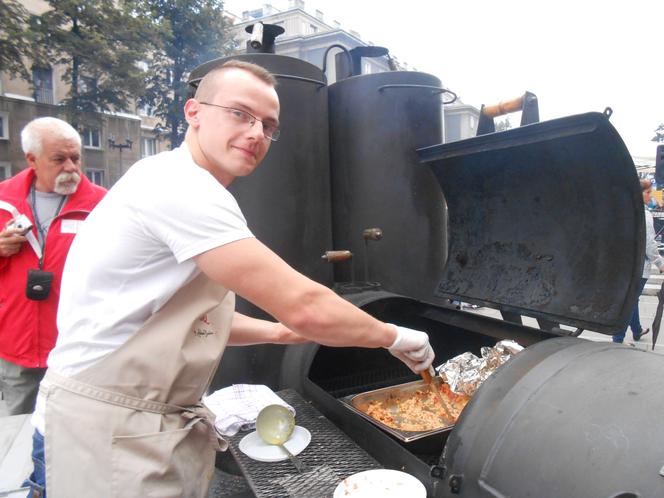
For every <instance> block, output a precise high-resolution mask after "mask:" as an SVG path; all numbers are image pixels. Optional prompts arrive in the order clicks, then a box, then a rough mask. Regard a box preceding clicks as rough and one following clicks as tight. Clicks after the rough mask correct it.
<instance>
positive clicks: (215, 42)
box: [132, 0, 235, 147]
mask: <svg viewBox="0 0 664 498" xmlns="http://www.w3.org/2000/svg"><path fill="white" fill-rule="evenodd" d="M132 7H133V9H134V12H135V15H137V16H147V17H149V18H150V19H151V20H152V23H153V25H152V28H151V29H152V31H151V36H150V39H151V40H152V43H153V48H152V50H151V53H150V55H148V56H147V57H146V59H147V62H148V75H147V79H146V85H145V93H144V94H143V96H142V97H141V99H140V102H141V103H142V104H147V105H149V106H151V107H153V108H154V109H155V114H156V116H157V117H159V118H161V120H162V122H163V124H164V127H163V128H162V129H161V130H160V131H161V132H162V133H164V134H167V136H168V139H169V141H170V143H171V147H176V146H178V145H179V144H180V143H181V142H182V140H183V138H184V131H185V129H186V122H185V120H184V115H183V112H182V109H183V107H184V103H185V101H186V98H187V78H188V76H189V72H190V71H191V70H192V69H194V68H195V67H196V66H198V65H200V64H202V63H203V62H206V61H209V60H211V59H215V58H218V57H223V56H225V55H227V54H229V53H231V51H232V50H233V48H234V47H235V42H234V41H233V40H232V39H229V37H227V36H226V30H227V26H228V21H227V20H226V19H224V17H223V2H221V1H216V0H213V1H205V0H134V1H133V2H132Z"/></svg>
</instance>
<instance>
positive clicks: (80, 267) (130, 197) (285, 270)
mask: <svg viewBox="0 0 664 498" xmlns="http://www.w3.org/2000/svg"><path fill="white" fill-rule="evenodd" d="M275 83H276V81H275V80H274V77H273V76H272V75H271V74H270V73H268V72H267V71H265V70H264V69H263V68H261V67H259V66H255V65H253V64H250V63H246V62H239V61H231V62H230V63H226V64H225V65H224V66H222V67H221V68H218V69H215V70H213V71H211V72H210V73H208V74H207V75H206V76H205V78H204V79H203V80H202V81H201V83H200V85H199V87H198V90H197V92H196V95H195V97H194V98H193V99H190V100H189V101H187V103H186V104H185V108H184V112H185V117H186V120H187V123H188V124H189V128H188V130H187V133H186V137H185V142H184V144H183V145H182V146H181V147H179V148H178V149H175V150H173V151H170V152H165V153H162V154H159V155H156V156H152V157H149V158H146V159H144V160H141V161H139V162H138V163H136V164H135V165H134V166H133V167H132V168H131V169H130V170H129V171H128V172H127V173H126V174H125V175H124V176H123V177H122V178H121V179H120V181H119V182H118V183H117V184H116V185H115V186H114V187H113V188H112V189H111V190H110V191H109V193H108V195H107V196H106V198H105V199H104V200H103V201H102V202H101V203H100V204H99V206H98V207H97V209H96V210H95V211H94V212H93V213H92V214H91V215H90V217H89V218H88V220H87V221H86V224H85V225H84V227H83V228H82V230H81V231H80V232H79V235H78V237H77V238H76V240H75V242H74V245H73V246H72V248H71V251H70V258H69V261H76V265H73V264H72V265H71V267H70V266H69V265H67V266H66V267H65V271H64V276H63V283H62V298H61V302H60V309H59V313H58V327H59V330H60V336H59V339H58V343H57V345H56V347H55V349H54V350H53V352H52V353H51V356H50V357H49V372H51V371H52V375H51V379H50V380H49V375H48V374H47V380H46V381H45V383H46V384H47V386H44V384H43V385H42V388H43V390H44V392H45V393H48V395H46V394H44V395H41V394H40V397H39V399H38V402H37V410H36V412H35V415H34V416H33V421H34V424H35V427H36V429H37V431H36V434H35V441H36V445H35V450H36V452H37V453H39V450H40V448H39V447H38V446H39V444H41V442H43V439H41V436H42V435H45V437H46V440H47V444H46V448H47V449H49V448H51V450H50V451H52V453H53V454H49V451H47V453H46V460H47V462H48V461H49V460H50V461H51V462H55V463H56V464H57V463H58V459H63V460H65V459H66V460H67V461H68V462H70V465H71V466H74V465H77V464H78V460H77V454H78V453H77V452H80V455H81V457H80V460H81V461H80V464H81V467H80V468H83V467H85V468H86V469H87V470H86V471H84V472H74V473H72V474H70V476H69V477H68V478H67V479H68V480H69V481H71V480H74V481H76V482H77V486H78V488H66V489H79V488H80V489H87V490H89V493H90V494H93V495H95V496H99V493H102V494H104V495H105V493H104V492H103V488H98V486H99V482H100V481H101V482H104V479H103V478H102V477H103V476H100V475H99V473H103V472H107V470H105V466H106V458H107V457H106V456H105V455H104V449H100V450H99V451H96V453H95V454H93V456H92V459H93V461H90V456H89V453H88V456H87V457H84V456H83V455H85V454H86V453H85V451H87V450H83V447H84V446H85V445H86V444H88V441H84V440H83V441H76V440H75V434H74V435H72V436H69V437H70V439H69V440H67V445H66V447H67V454H66V455H65V454H63V453H61V452H60V453H59V452H58V450H57V447H58V445H57V444H55V443H53V444H49V443H48V441H49V437H52V436H53V434H52V433H51V431H52V432H53V433H54V434H58V430H62V432H63V433H64V432H67V431H66V430H65V428H64V425H65V423H64V422H63V421H62V419H57V417H55V415H54V416H53V418H51V419H49V418H48V417H49V413H57V410H54V409H53V407H51V408H49V403H54V401H53V400H52V398H54V396H53V393H54V392H56V391H57V389H60V391H57V393H58V395H59V394H60V393H61V392H62V391H63V390H64V391H66V390H67V389H69V388H68V387H66V386H68V385H69V384H67V379H70V380H71V379H78V380H80V379H81V376H80V375H81V374H85V373H86V372H89V371H90V370H92V369H95V368H98V367H99V365H106V362H107V361H108V359H109V358H113V357H118V354H119V353H120V354H123V353H125V352H126V350H127V349H128V348H131V347H132V346H133V344H135V343H136V338H137V335H139V334H143V333H144V332H143V331H144V330H145V327H146V326H147V325H149V323H150V321H153V320H154V319H155V317H156V316H159V315H160V313H162V312H163V311H164V310H167V309H168V306H167V305H168V303H169V302H171V300H172V299H175V298H176V297H178V298H179V296H180V292H181V291H182V290H183V289H184V288H185V287H186V286H188V285H190V284H191V283H192V282H193V281H194V280H196V279H197V278H199V276H200V275H201V273H202V274H204V276H207V277H209V279H210V280H211V281H213V282H215V283H216V284H220V285H221V286H223V288H225V289H228V290H229V291H231V292H234V293H237V294H239V295H240V296H242V297H244V298H245V299H247V300H249V301H251V302H252V303H254V304H255V305H257V306H259V307H260V308H262V309H263V310H265V311H266V312H268V313H269V314H270V315H272V316H274V317H276V318H277V319H278V320H279V323H272V322H268V321H263V320H257V319H253V318H249V317H246V316H243V315H240V314H238V313H235V314H234V315H233V316H232V325H230V332H229V336H228V344H230V345H244V344H256V343H280V344H289V343H291V344H292V343H298V342H305V341H315V342H317V343H320V344H324V345H328V346H360V347H369V348H378V347H383V348H387V349H389V350H390V352H391V353H392V354H393V355H394V356H396V357H397V358H399V359H400V360H402V361H403V362H404V363H406V364H407V365H408V366H409V367H410V368H411V369H412V370H413V371H415V372H420V371H422V370H425V369H428V368H429V366H430V365H431V363H432V361H433V356H434V355H433V351H432V349H431V346H430V345H429V339H428V336H427V334H425V333H424V332H419V331H415V330H410V329H407V328H403V327H396V326H394V325H391V324H386V323H383V322H380V321H378V320H376V319H375V318H373V317H371V316H370V315H368V314H366V313H364V312H363V311H361V310H360V309H358V308H356V307H355V306H353V305H352V304H350V303H348V302H347V301H345V300H344V299H342V298H340V297H339V296H338V295H336V294H335V293H334V292H332V291H331V290H330V289H328V288H327V287H325V286H323V285H320V284H318V283H316V282H314V281H312V280H310V279H309V278H307V277H305V276H304V275H301V274H300V273H298V272H297V271H295V270H294V269H293V268H291V267H290V266H288V264H286V263H285V262H284V261H283V260H282V259H281V258H280V257H279V256H277V255H276V254H274V253H273V252H272V251H271V250H270V249H268V248H267V247H266V246H265V245H263V244H262V243H261V242H260V241H258V240H257V239H256V238H255V237H254V236H253V235H252V233H251V232H250V231H249V229H248V228H247V225H246V222H245V219H244V217H243V215H242V213H241V211H240V209H239V207H238V205H237V203H236V202H235V199H234V198H233V197H232V195H231V194H230V193H229V192H228V191H227V190H226V187H228V185H229V184H230V183H231V182H232V181H233V180H234V179H235V178H236V177H239V176H246V175H249V174H250V173H251V172H252V171H253V170H254V169H255V168H256V167H257V166H258V164H259V163H260V162H261V161H262V159H263V158H264V157H265V155H266V153H267V151H268V149H269V147H270V144H271V142H272V141H273V140H276V139H277V138H278V136H279V99H278V97H277V93H276V91H275V88H274V85H275ZM216 284H215V285H216ZM206 316H207V315H206ZM197 318H198V317H197V316H192V317H191V319H192V321H194V320H196V319H197ZM201 319H202V320H204V321H205V320H206V318H205V317H203V318H201ZM206 323H207V322H206ZM229 323H230V322H229ZM162 341H163V342H164V343H166V344H168V341H169V337H168V333H165V334H163V336H162V337H159V342H160V346H161V347H162V348H163V344H161V342H162ZM174 347H176V346H174ZM222 350H223V348H222ZM112 353H113V356H111V354H112ZM120 357H122V356H120ZM182 361H184V362H185V363H184V364H183V365H181V366H182V369H183V370H186V369H187V368H188V366H187V363H186V361H187V360H182ZM109 364H112V363H109ZM113 365H114V367H112V368H109V369H108V371H107V372H105V373H107V374H108V377H109V378H114V377H120V376H121V375H126V373H127V370H129V371H130V372H131V374H130V376H129V378H131V379H133V383H135V385H137V386H143V385H150V386H152V385H153V384H155V382H156V384H157V385H159V383H160V382H161V381H158V382H157V381H156V380H155V379H153V378H144V377H145V374H143V373H142V371H141V370H140V369H138V368H136V367H135V366H134V365H132V364H122V365H117V364H113ZM132 368H136V371H135V372H134V371H132V370H131V369H132ZM191 368H195V367H194V366H193V365H192V367H191ZM120 370H122V372H120ZM142 375H143V377H142ZM166 375H169V374H168V373H167V374H166ZM57 379H60V380H57ZM169 380H170V379H169ZM208 380H209V379H206V378H201V379H200V383H201V385H203V384H205V383H206V382H207V381H208ZM78 384H80V382H78ZM174 385H175V387H174V389H178V386H177V382H174ZM54 386H55V389H56V391H54V390H53V389H54ZM96 387H98V386H95V385H92V386H84V389H87V390H88V391H89V392H93V391H94V390H95V389H96ZM72 389H73V388H72ZM156 389H157V390H158V388H156ZM88 391H86V392H88ZM161 394H163V396H161V395H160V396H159V397H160V398H163V399H162V401H163V400H165V401H163V402H165V403H170V400H171V398H170V397H169V393H168V392H164V393H161ZM63 395H66V396H70V397H71V396H75V395H76V394H72V392H70V391H67V393H63ZM57 397H58V396H55V398H57ZM85 402H86V403H90V402H91V401H90V400H89V399H88V400H86V401H85ZM106 402H108V401H107V400H106V401H104V400H102V399H100V400H98V401H94V403H97V405H103V404H104V403H106ZM55 403H57V399H56V401H55ZM109 409H110V408H109ZM49 410H50V411H49ZM75 411H77V413H71V415H70V417H69V418H68V419H64V420H67V424H74V425H77V427H79V428H80V430H81V432H84V431H83V428H89V427H97V429H98V430H99V431H103V430H107V427H106V426H105V425H108V424H107V422H108V420H98V419H96V418H94V417H92V416H90V415H88V416H86V413H85V412H86V410H75ZM78 412H80V413H78ZM45 415H46V418H45ZM97 418H99V417H97ZM102 418H104V417H102ZM45 421H46V423H45ZM185 423H186V421H183V424H182V425H183V427H184V424H185ZM124 430H125V431H126V428H125V429H124ZM109 441H110V437H109ZM110 451H111V449H110V443H109V448H108V452H109V453H110ZM143 458H145V459H148V458H149V457H148V456H147V455H144V456H143ZM86 459H87V461H85V460H86ZM150 463H151V462H147V461H146V464H150ZM46 467H47V468H51V469H53V468H54V467H52V466H49V465H48V464H47V466H46ZM55 468H57V465H56V467H55ZM90 468H93V469H95V472H91V471H90V470H89V469H90ZM111 471H112V469H109V470H108V472H111ZM49 472H55V471H53V470H51V471H49ZM42 479H43V478H42ZM33 480H35V481H39V480H41V479H40V476H39V475H34V476H33ZM55 480H56V479H54V476H53V475H51V474H49V475H48V476H47V484H48V486H49V488H48V489H49V493H50V492H51V491H50V489H51V485H52V482H54V481H55ZM176 480H177V478H176ZM60 483H61V480H60V481H58V485H60ZM38 484H39V483H38ZM118 485H119V486H122V487H121V488H119V489H123V490H124V494H126V496H137V495H138V494H141V493H145V492H146V491H145V489H146V488H144V487H142V485H143V483H137V482H131V481H125V482H121V483H119V484H118ZM159 485H160V484H159V483H158V484H157V486H159ZM196 485H197V484H190V483H183V486H184V488H183V489H185V495H186V496H199V495H200V496H202V493H203V492H202V491H200V494H199V492H198V491H196V490H195V489H194V488H195V487H196ZM204 488H205V486H203V487H202V488H200V489H204ZM54 489H55V488H54ZM58 489H65V488H58ZM139 489H140V490H141V491H140V492H139V491H138V490H139ZM58 493H60V494H64V492H63V491H58ZM70 493H72V492H71V491H70ZM53 498H57V496H54V497H53Z"/></svg>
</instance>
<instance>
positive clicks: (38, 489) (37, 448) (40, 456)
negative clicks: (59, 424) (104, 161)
mask: <svg viewBox="0 0 664 498" xmlns="http://www.w3.org/2000/svg"><path fill="white" fill-rule="evenodd" d="M32 463H33V465H34V468H33V470H32V474H30V477H28V479H27V480H26V481H25V482H24V483H23V486H24V487H30V493H28V496H27V497H26V498H46V464H45V460H44V436H42V435H41V434H40V433H39V431H38V430H37V429H35V432H34V433H33V434H32Z"/></svg>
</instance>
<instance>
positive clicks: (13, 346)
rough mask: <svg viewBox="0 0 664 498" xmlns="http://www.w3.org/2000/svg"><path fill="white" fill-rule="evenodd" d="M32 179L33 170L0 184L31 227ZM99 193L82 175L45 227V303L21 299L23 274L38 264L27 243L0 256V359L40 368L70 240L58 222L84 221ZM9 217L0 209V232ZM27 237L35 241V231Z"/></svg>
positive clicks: (51, 339)
mask: <svg viewBox="0 0 664 498" xmlns="http://www.w3.org/2000/svg"><path fill="white" fill-rule="evenodd" d="M34 177H35V172H34V170H33V169H32V168H28V169H26V170H24V171H22V172H21V173H19V174H17V175H15V176H13V177H12V178H10V179H8V180H5V181H4V182H1V183H0V200H3V201H5V202H8V203H9V204H11V205H13V206H14V207H15V208H16V209H18V211H19V212H20V213H22V214H25V215H26V216H27V217H28V218H30V220H31V221H32V222H33V224H34V220H35V217H34V214H33V212H32V207H31V206H30V203H29V202H28V196H29V192H30V186H31V185H32V182H33V180H34ZM104 194H106V189H104V188H102V187H98V186H97V185H95V184H93V183H91V182H90V181H89V180H88V179H87V178H86V177H85V175H82V176H81V183H80V184H79V186H78V189H77V190H76V192H75V193H74V194H72V195H70V196H69V198H68V199H67V202H66V203H65V205H64V206H63V207H62V210H61V211H60V214H59V215H58V216H56V217H55V219H54V220H53V221H52V222H51V226H50V228H49V229H48V233H47V234H46V244H45V246H44V251H43V252H44V261H43V264H42V270H44V271H50V272H53V274H54V276H53V284H52V287H51V292H50V294H49V296H48V297H47V298H46V299H45V300H43V301H33V300H31V299H28V298H27V297H26V295H25V286H26V279H27V276H28V269H31V268H33V269H37V268H39V260H38V259H37V255H36V254H35V252H34V250H33V249H32V247H31V246H30V244H28V243H27V242H26V243H25V244H23V247H22V248H21V250H20V252H18V253H17V254H15V255H14V256H11V257H9V258H5V257H2V256H0V357H2V358H4V359H5V360H7V361H10V362H12V363H15V364H18V365H22V366H24V367H46V358H47V357H48V354H49V353H50V351H51V349H53V346H55V340H56V338H57V335H58V330H57V327H56V323H55V319H56V314H57V309H58V300H59V298H60V281H61V278H62V269H63V267H64V264H65V259H66V257H67V252H68V251H69V247H70V246H71V243H72V241H73V240H74V236H75V235H76V234H74V233H62V230H61V228H62V227H61V225H62V221H63V220H84V219H85V218H87V216H88V214H89V213H90V211H92V208H94V207H95V206H96V205H97V203H98V202H99V201H100V200H101V199H102V197H104ZM11 218H12V215H11V214H10V213H9V212H7V211H5V210H4V209H0V229H4V226H5V223H7V221H9V220H10V219H11ZM65 231H67V230H65ZM32 232H33V234H34V235H35V237H37V228H36V227H33V229H32ZM90 256H91V257H92V255H90Z"/></svg>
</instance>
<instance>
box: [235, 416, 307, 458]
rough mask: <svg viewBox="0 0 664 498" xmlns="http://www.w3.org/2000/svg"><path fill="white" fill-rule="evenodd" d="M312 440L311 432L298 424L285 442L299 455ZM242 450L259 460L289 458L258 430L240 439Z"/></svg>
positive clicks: (286, 445) (292, 451) (287, 446)
mask: <svg viewBox="0 0 664 498" xmlns="http://www.w3.org/2000/svg"><path fill="white" fill-rule="evenodd" d="M310 442H311V432H309V431H308V430H307V429H305V428H304V427H300V426H299V425H296V426H295V428H294V429H293V434H292V435H291V437H290V439H289V440H288V441H286V442H285V443H284V446H285V447H286V448H288V451H290V452H291V453H292V454H293V455H297V454H298V453H300V452H301V451H302V450H303V449H305V448H306V447H307V446H309V443H310ZM240 451H241V452H242V453H244V454H245V455H247V456H248V457H249V458H253V459H254V460H258V461H259V462H281V461H282V460H288V455H286V453H285V452H284V450H282V449H281V448H279V446H276V445H274V444H267V443H266V442H265V441H263V440H262V439H261V438H260V436H259V435H258V433H257V432H256V431H254V432H252V433H251V434H247V435H246V436H244V437H243V438H242V440H241V441H240Z"/></svg>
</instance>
